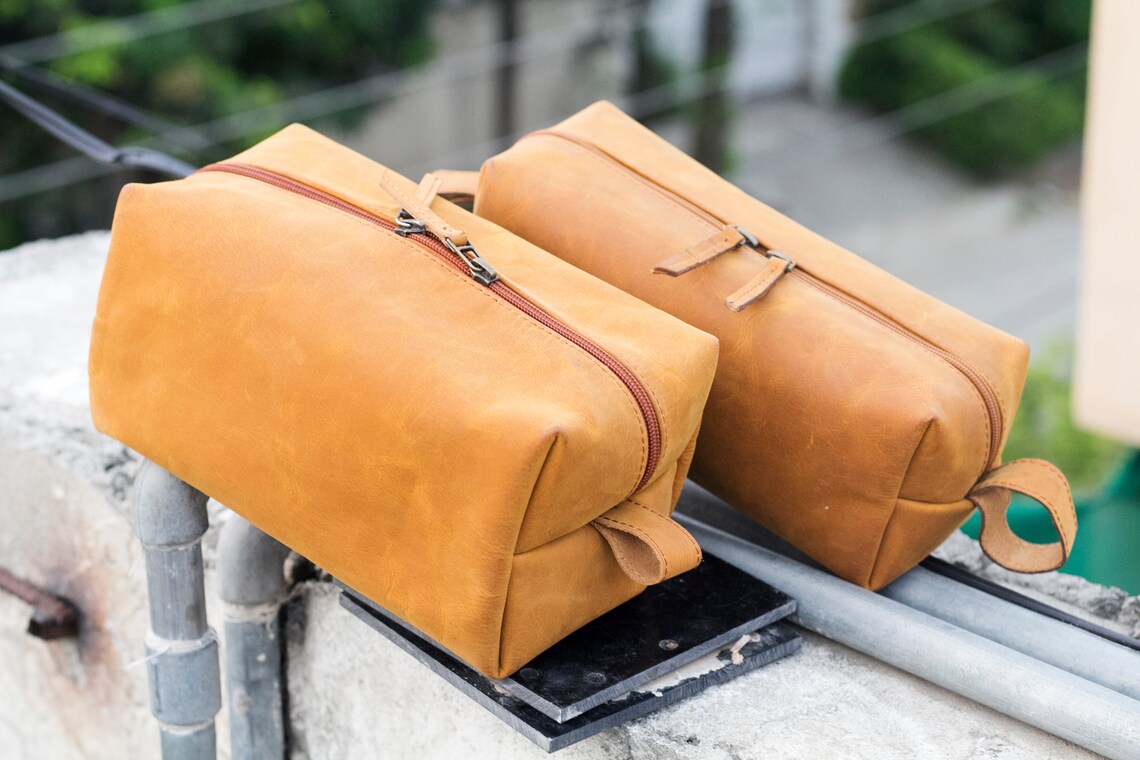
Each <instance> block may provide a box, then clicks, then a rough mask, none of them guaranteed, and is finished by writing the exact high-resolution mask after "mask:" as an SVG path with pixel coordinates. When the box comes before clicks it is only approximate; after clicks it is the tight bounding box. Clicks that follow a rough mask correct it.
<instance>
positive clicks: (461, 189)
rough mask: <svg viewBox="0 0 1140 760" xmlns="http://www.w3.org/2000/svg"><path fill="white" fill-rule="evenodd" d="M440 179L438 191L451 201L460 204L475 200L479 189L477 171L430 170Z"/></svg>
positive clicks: (470, 202)
mask: <svg viewBox="0 0 1140 760" xmlns="http://www.w3.org/2000/svg"><path fill="white" fill-rule="evenodd" d="M432 174H434V175H435V176H436V177H438V178H439V180H440V185H439V189H438V191H437V192H438V193H439V195H440V196H442V197H444V198H446V199H447V200H449V201H451V202H452V203H457V204H459V205H461V206H463V205H471V204H473V203H474V202H475V193H476V192H477V191H478V189H479V172H471V171H457V170H452V169H436V170H435V171H433V172H432Z"/></svg>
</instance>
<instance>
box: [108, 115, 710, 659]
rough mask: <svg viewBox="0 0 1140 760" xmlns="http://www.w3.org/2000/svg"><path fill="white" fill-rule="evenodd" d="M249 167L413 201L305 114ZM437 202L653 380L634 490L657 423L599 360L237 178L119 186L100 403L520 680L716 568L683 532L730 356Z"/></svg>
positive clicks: (398, 245) (387, 202) (431, 628)
mask: <svg viewBox="0 0 1140 760" xmlns="http://www.w3.org/2000/svg"><path fill="white" fill-rule="evenodd" d="M233 160H234V161H235V162H240V163H242V164H246V165H252V166H255V167H260V168H261V169H264V170H269V171H273V172H276V173H278V174H280V175H284V176H287V177H289V178H292V179H293V180H296V181H299V182H303V183H305V184H307V185H309V186H312V187H315V188H317V189H320V190H322V191H324V192H328V193H331V194H333V195H335V196H336V197H338V198H340V199H343V200H345V201H347V202H349V203H351V204H354V205H356V206H359V207H362V208H365V209H367V210H369V211H370V212H372V213H375V214H377V215H379V216H381V217H384V218H385V219H389V220H390V219H392V218H393V217H394V215H395V214H396V212H397V211H398V210H399V206H400V201H398V200H396V199H395V198H393V197H392V196H391V195H390V194H389V193H386V192H384V191H383V190H382V189H381V184H380V183H381V180H382V179H383V180H384V181H385V182H386V183H387V184H388V185H389V186H390V187H392V188H393V189H395V190H396V191H397V193H398V194H399V195H401V196H402V197H404V199H405V200H407V199H410V198H414V197H415V194H416V192H417V188H416V186H415V185H414V183H412V182H410V181H408V180H406V179H403V178H401V177H398V176H396V175H394V174H393V173H391V172H387V170H385V169H384V168H383V167H381V166H379V165H378V164H376V163H374V162H372V161H370V160H368V159H366V158H364V157H362V156H360V155H358V154H356V153H353V152H352V151H350V150H348V149H347V148H344V147H343V146H340V145H337V144H336V143H334V142H332V141H330V140H328V139H326V138H324V137H321V136H320V135H318V134H317V133H315V132H313V131H311V130H309V129H307V128H305V127H301V126H296V125H295V126H292V127H289V128H287V129H285V130H283V131H282V132H280V133H278V134H277V135H275V136H273V137H271V138H269V139H268V140H266V141H264V142H262V143H261V144H259V145H257V146H255V147H254V148H252V149H250V150H248V151H246V152H244V153H242V154H240V155H239V156H236V157H235V158H234V159H233ZM430 185H431V183H429V186H428V187H426V188H421V190H422V191H423V195H424V197H428V196H432V195H434V188H433V187H431V186H430ZM431 210H432V211H433V212H434V214H435V215H437V216H438V217H439V219H440V220H441V223H443V224H445V225H448V226H449V228H453V229H455V230H459V231H461V232H462V234H464V235H466V236H467V237H469V239H470V240H471V242H472V243H474V244H476V245H478V247H479V250H480V252H481V254H482V255H483V256H484V257H486V258H487V259H488V260H489V261H491V262H492V263H493V265H494V266H495V267H496V268H497V269H498V271H499V273H500V275H501V276H502V277H503V280H504V281H505V282H507V283H508V284H509V285H510V286H511V287H512V288H513V289H515V290H516V291H517V292H521V293H524V294H525V295H526V296H527V297H528V298H529V299H530V300H531V301H532V302H533V303H535V304H539V305H541V306H542V307H543V308H544V309H545V310H546V311H547V312H548V313H550V314H553V315H554V316H556V317H557V318H558V319H560V320H561V321H562V322H563V323H565V324H567V325H571V326H572V327H574V328H575V329H576V330H577V331H578V332H579V333H581V334H582V335H585V336H586V337H588V338H589V339H590V340H591V341H593V342H594V343H596V344H598V345H600V346H601V347H603V348H604V349H605V350H606V351H607V352H608V353H610V354H611V355H612V356H614V357H617V358H618V359H619V360H620V361H621V362H622V363H623V364H624V365H625V366H626V367H628V368H629V369H630V370H631V371H632V372H633V373H634V374H635V375H636V377H637V378H638V379H639V380H640V382H641V384H642V385H643V386H644V388H645V390H646V392H647V393H648V394H649V396H650V397H651V398H652V402H653V407H654V409H655V410H656V412H657V415H658V417H659V420H660V426H661V429H662V436H661V437H662V441H661V456H660V462H659V464H658V466H657V467H656V470H655V471H654V472H653V473H652V475H651V477H650V479H649V480H648V481H647V483H646V485H645V486H644V487H643V488H642V489H640V490H639V491H638V492H637V493H632V491H633V490H634V489H635V487H636V485H637V484H638V483H639V482H640V479H641V477H642V474H643V469H644V467H645V464H646V461H647V456H648V455H647V442H646V428H645V421H644V418H643V417H642V415H641V412H640V411H639V407H638V405H637V404H636V403H635V402H634V400H633V399H632V397H631V395H630V392H629V389H628V388H627V387H626V386H625V385H623V384H622V382H621V381H619V380H618V378H617V377H616V376H615V375H614V374H613V373H612V372H611V371H610V370H609V369H608V368H607V367H605V366H604V365H603V364H602V363H601V362H600V361H598V360H597V359H596V358H594V357H593V356H591V355H589V354H588V353H586V352H584V351H583V350H582V349H581V348H579V347H578V346H576V345H574V344H572V343H571V342H570V341H569V340H567V339H566V338H564V337H561V336H560V335H558V334H557V333H555V332H554V331H552V330H550V329H548V328H547V327H545V326H543V325H540V324H539V323H538V322H536V321H534V320H533V319H532V318H530V317H528V316H527V315H525V314H524V313H522V312H521V311H519V310H517V309H515V308H514V307H512V306H510V305H509V304H507V303H506V302H505V301H504V300H502V299H501V298H500V297H498V296H497V295H495V293H493V292H492V291H491V290H490V289H489V288H487V287H485V286H483V285H481V284H479V283H477V282H475V281H474V280H473V279H471V277H469V276H468V275H467V274H466V273H465V272H461V271H459V270H457V269H455V268H453V267H451V266H450V265H448V264H446V263H445V262H443V261H441V260H440V259H439V258H438V257H437V256H436V254H434V253H431V252H430V251H428V250H426V249H425V248H424V247H422V246H420V245H417V244H416V242H415V240H412V239H405V238H402V237H399V236H397V235H396V234H394V233H392V232H389V231H386V230H383V229H381V228H379V227H377V226H375V225H374V224H371V223H369V222H367V221H366V220H363V219H360V218H357V217H355V216H352V215H350V214H348V213H346V212H344V211H341V210H337V209H335V208H330V207H328V206H325V205H323V204H321V203H319V202H315V201H313V200H311V199H308V198H305V197H302V196H299V195H297V194H294V193H291V192H288V191H286V190H283V189H281V188H279V187H274V186H272V185H268V184H265V183H263V182H260V181H258V180H256V179H253V178H250V177H246V176H237V175H234V174H229V173H224V172H220V171H212V172H199V173H197V174H195V175H192V176H190V177H189V178H187V179H184V180H178V181H174V182H165V183H161V184H155V185H129V186H127V187H126V188H125V189H124V190H123V193H122V196H121V197H120V200H119V205H118V208H117V210H116V215H115V221H114V226H113V229H112V241H111V252H110V257H109V259H108V261H107V266H106V271H105V273H104V277H103V284H102V289H101V291H100V296H99V305H98V313H97V316H96V320H95V325H94V330H93V337H92V347H91V355H90V380H91V401H92V412H93V415H94V418H95V422H96V425H97V427H98V428H99V429H100V430H101V431H103V432H105V433H107V434H109V435H111V436H113V437H115V438H117V439H119V440H120V441H122V442H124V443H125V444H126V445H128V446H130V447H131V448H133V449H135V450H137V451H139V452H141V453H142V454H144V455H145V456H147V457H149V458H150V459H152V460H154V461H155V462H156V463H158V464H159V465H161V466H163V467H165V468H166V469H168V470H170V471H171V472H172V473H174V474H175V475H177V476H178V477H180V478H182V479H184V480H186V481H187V482H188V483H190V484H192V485H194V486H195V487H196V488H199V489H200V490H202V491H203V492H205V493H208V494H210V495H211V496H213V497H214V498H216V499H218V500H219V501H220V502H222V503H224V504H226V505H227V506H229V507H231V508H232V509H234V510H235V511H237V512H239V513H240V514H242V515H243V516H245V517H246V518H247V519H249V520H250V521H251V522H252V523H253V524H255V525H257V526H258V527H260V528H261V529H263V530H265V531H266V532H267V533H269V534H270V535H272V536H274V537H275V538H277V539H278V540H280V541H282V542H283V543H285V544H287V545H288V546H290V547H292V548H293V549H295V550H297V551H298V552H299V553H301V554H303V555H304V556H306V557H308V558H310V559H312V560H313V561H314V562H316V563H317V564H319V565H321V566H322V567H323V568H325V569H326V570H328V571H329V572H330V573H332V574H333V575H335V576H336V577H338V578H339V579H341V580H342V581H344V582H345V583H347V584H348V585H349V586H351V587H353V588H355V589H356V590H358V591H360V592H361V593H363V594H365V595H367V596H368V597H370V598H371V599H373V600H375V601H377V602H378V603H379V604H381V605H383V606H384V607H386V608H387V609H389V610H391V611H392V612H393V613H395V614H396V615H398V616H400V617H401V618H403V619H404V620H406V621H407V622H409V623H410V624H411V625H412V626H414V627H415V628H417V629H419V630H420V631H423V632H424V633H426V634H427V635H428V636H430V637H431V638H433V639H434V640H435V641H437V642H439V643H440V644H442V645H443V646H444V647H446V648H448V649H450V650H451V651H453V652H454V653H456V654H457V655H459V656H460V657H462V658H463V659H464V660H466V661H467V662H468V663H470V664H471V665H472V666H474V667H475V668H477V669H478V670H479V671H481V672H483V673H485V674H487V675H489V676H492V677H501V676H504V675H507V674H509V673H511V672H512V671H514V670H515V669H517V668H518V667H520V666H521V665H523V664H524V663H525V662H527V661H528V660H529V659H531V658H532V657H533V656H534V655H535V654H537V653H538V652H540V651H541V650H542V649H544V648H546V647H548V646H550V645H551V644H552V643H554V642H555V641H557V640H558V639H559V638H561V637H563V636H565V635H566V634H568V633H570V632H571V631H573V630H575V629H576V628H578V627H580V626H581V625H583V624H585V623H586V622H588V621H589V620H591V619H593V618H594V617H596V616H598V615H600V614H602V613H604V612H606V611H607V610H609V609H612V608H613V607H615V606H616V605H618V604H620V603H621V602H623V601H625V600H627V599H629V598H630V597H632V596H634V595H635V594H637V593H638V592H639V591H641V590H642V589H643V588H644V585H643V584H641V583H638V582H636V581H634V580H633V579H632V578H631V575H632V576H635V577H640V578H642V579H643V580H644V581H646V582H650V581H652V580H655V579H657V578H659V577H666V576H667V575H669V574H674V573H676V572H681V571H683V570H684V569H687V568H689V567H692V566H693V565H695V564H696V562H698V561H699V554H695V553H694V552H693V551H692V547H690V546H687V545H686V544H685V543H684V538H685V537H686V536H683V535H680V534H678V531H680V533H681V534H683V533H684V531H683V529H681V528H680V526H678V525H676V523H673V522H672V521H671V520H670V519H669V518H668V515H669V514H670V513H671V510H672V508H673V505H674V504H675V502H676V499H677V496H678V494H679V492H680V488H681V484H682V483H683V481H684V478H685V474H686V472H687V471H688V468H689V463H690V460H691V458H692V454H693V447H694V443H695V438H696V432H697V428H698V425H699V422H700V418H701V412H702V407H703V404H704V401H705V397H706V395H707V392H708V389H709V386H710V385H711V382H712V378H713V374H714V370H715V363H716V356H717V343H716V340H715V339H714V338H713V337H711V336H709V335H707V334H705V333H703V332H701V331H699V330H697V329H695V328H692V327H690V326H689V325H686V324H684V323H682V322H680V321H679V320H677V319H675V318H674V317H672V316H669V315H668V314H665V313H664V312H661V311H658V310H657V309H655V308H652V307H650V306H648V305H646V304H644V303H643V302H641V301H639V300H637V299H635V298H633V297H631V296H629V295H627V294H625V293H622V292H620V291H619V290H617V289H615V288H613V287H611V286H609V285H607V284H605V283H603V282H601V281H599V280H597V279H595V278H594V277H592V276H590V275H588V274H585V273H583V272H581V271H579V270H577V269H575V268H573V267H571V266H570V265H568V264H566V263H564V262H562V261H560V260H558V259H557V258H555V257H553V256H550V255H549V254H547V253H545V252H543V251H541V250H540V249H538V248H536V247H535V246H533V245H532V244H530V243H527V242H525V241H523V240H522V239H520V238H518V237H516V236H515V235H513V234H511V233H508V232H506V231H505V230H503V229H501V228H500V227H498V226H496V225H494V224H493V223H491V222H489V221H486V220H483V219H479V218H477V217H475V216H473V215H472V214H470V213H468V212H466V211H463V210H462V209H459V208H458V207H455V206H453V205H451V204H450V203H448V202H446V201H445V200H443V199H442V198H441V199H438V200H435V201H434V202H433V203H432V205H431ZM632 503H636V504H637V505H638V506H636V507H631V506H630V505H631V504H632ZM631 509H632V510H635V513H637V514H638V515H639V519H638V521H637V522H636V523H635V525H636V528H637V531H640V533H637V532H636V531H635V532H634V535H633V538H632V539H629V540H625V539H624V538H623V541H625V543H623V549H624V551H625V554H626V556H625V557H623V561H622V562H619V561H618V559H617V558H616V557H615V554H614V551H613V549H611V548H610V543H608V540H607V538H606V537H603V533H602V532H600V531H611V530H612V526H613V524H614V522H615V521H619V520H620V521H623V522H625V521H627V518H628V514H627V513H628V512H629V511H630V510H631ZM646 511H648V512H652V513H654V515H656V518H654V517H652V516H650V515H642V514H640V513H642V512H646ZM603 516H604V518H605V521H604V522H597V521H598V520H599V518H602V517H603ZM689 540H691V539H689ZM627 544H628V546H627ZM665 564H668V568H669V569H668V571H667V572H661V570H662V568H663V566H664V565H665Z"/></svg>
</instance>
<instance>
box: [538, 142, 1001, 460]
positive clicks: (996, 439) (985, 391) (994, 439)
mask: <svg viewBox="0 0 1140 760" xmlns="http://www.w3.org/2000/svg"><path fill="white" fill-rule="evenodd" d="M540 136H546V137H555V138H558V139H560V140H565V141H566V142H569V143H572V144H574V145H577V146H579V147H580V148H583V149H584V150H586V151H588V152H589V153H591V154H592V155H594V156H596V157H597V158H599V159H601V160H602V161H605V162H606V163H608V164H610V165H612V166H614V167H616V168H618V169H620V170H622V171H623V172H625V173H626V174H627V175H629V176H630V177H632V178H633V179H634V180H635V181H637V182H640V183H641V184H642V185H644V186H645V187H647V188H649V189H651V190H654V191H656V192H657V193H659V194H661V195H662V196H664V197H665V198H667V199H668V200H670V201H672V202H673V203H676V204H677V205H679V206H681V207H682V208H684V209H685V210H687V211H688V212H689V213H690V214H692V215H693V216H695V217H697V218H698V219H701V220H703V221H705V222H707V223H708V224H709V225H710V226H712V227H716V228H720V227H724V226H725V225H727V224H728V221H727V220H725V219H722V218H720V217H719V216H717V215H716V214H713V213H712V212H710V211H708V210H707V209H705V208H704V207H702V206H699V205H698V204H696V203H694V202H693V201H692V200H690V199H689V198H686V197H685V196H683V195H680V194H679V193H677V192H676V191H674V190H673V189H671V188H668V187H665V186H664V185H661V184H660V183H658V182H657V181H656V180H653V179H651V178H649V177H647V176H645V175H644V174H642V173H641V172H639V171H637V170H636V169H634V168H633V167H631V166H628V165H627V164H625V163H623V162H621V161H619V160H618V159H616V158H614V157H613V156H612V155H610V154H609V153H607V152H606V151H604V150H602V149H601V148H599V147H598V146H596V145H594V144H593V143H591V142H589V141H587V140H583V139H581V138H579V137H576V136H574V135H570V134H566V133H563V132H558V131H555V130H550V129H545V130H539V131H537V132H532V133H531V134H529V135H527V137H540ZM737 230H739V232H740V233H741V235H743V236H744V238H745V245H746V246H747V247H749V248H752V249H753V250H756V251H757V252H758V253H760V254H762V255H764V256H767V257H773V256H774V257H776V258H780V259H783V260H784V261H786V262H787V264H788V266H787V268H786V270H785V274H786V275H788V276H791V277H794V278H796V279H797V280H800V281H802V282H804V283H806V284H808V285H810V286H812V287H813V288H815V289H816V290H818V291H820V292H821V293H824V294H825V295H827V296H829V297H831V298H833V299H835V300H836V301H839V302H840V303H843V304H845V305H846V306H848V307H849V308H851V309H852V310H854V311H856V312H858V313H860V314H862V315H864V316H865V317H867V318H868V319H871V320H873V321H874V322H877V323H878V324H880V325H882V326H883V327H886V328H887V329H889V330H891V331H892V332H894V333H896V334H898V335H900V336H902V337H904V338H906V339H907V340H909V341H911V342H912V343H914V344H916V345H918V346H921V347H922V348H923V349H925V350H926V351H928V352H929V353H931V354H933V355H934V356H937V357H938V358H939V359H941V360H942V361H944V362H946V363H947V364H949V365H950V366H951V367H953V368H954V369H956V370H958V372H959V373H961V374H962V375H963V376H964V377H965V378H966V380H967V381H969V382H970V384H971V385H973V386H974V388H975V389H976V390H977V392H978V395H979V396H981V398H982V402H983V404H984V405H985V408H986V416H987V418H988V421H989V430H990V448H989V452H988V456H987V459H986V463H985V469H989V467H990V465H991V464H992V463H993V462H994V461H996V459H997V455H998V448H999V446H1000V444H1001V435H1002V419H1001V405H1000V404H999V402H998V398H997V393H996V392H995V391H994V390H993V388H992V387H991V386H990V384H989V381H987V380H986V378H985V377H984V376H983V375H982V373H981V372H979V371H978V370H976V369H974V367H972V366H970V364H968V363H967V362H966V361H965V360H964V359H962V358H961V357H960V356H957V355H955V354H952V353H950V352H949V351H947V350H946V349H944V348H941V347H939V346H936V345H934V344H933V343H931V342H930V341H928V340H927V339H925V338H923V337H922V336H920V335H918V334H916V333H914V332H912V331H911V330H910V329H908V328H907V327H906V326H905V325H902V324H900V323H899V322H897V321H896V320H894V319H892V318H891V317H888V316H887V315H886V314H883V313H882V312H881V311H879V310H877V309H875V308H874V307H872V306H869V305H868V304H865V303H863V302H862V301H860V300H858V299H856V298H854V297H853V296H850V295H848V294H847V293H844V292H843V291H841V290H839V289H838V288H836V287H835V286H833V285H831V284H829V283H827V282H824V281H823V280H821V279H820V278H819V277H816V276H815V275H813V274H810V273H808V272H806V271H804V269H803V268H802V267H800V266H797V265H796V263H795V262H794V261H793V260H792V259H791V258H788V257H787V256H785V255H784V254H783V253H782V252H780V251H774V250H771V249H770V248H769V247H768V246H767V245H765V244H763V243H762V242H761V241H760V240H759V239H758V238H757V237H756V236H755V235H753V234H752V233H750V232H748V231H747V230H745V229H744V228H743V227H737ZM983 472H984V470H983Z"/></svg>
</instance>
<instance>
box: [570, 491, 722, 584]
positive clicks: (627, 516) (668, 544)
mask: <svg viewBox="0 0 1140 760" xmlns="http://www.w3.org/2000/svg"><path fill="white" fill-rule="evenodd" d="M591 524H592V525H593V526H594V527H595V528H596V529H597V531H598V532H599V533H601V534H602V538H604V539H605V540H606V543H608V544H609V545H610V549H612V550H613V553H614V558H615V559H617V563H618V565H620V566H621V569H622V570H624V571H625V574H626V575H628V576H629V577H630V578H632V579H633V580H634V581H635V582H637V583H640V584H641V585H643V586H651V585H653V584H654V583H660V582H661V581H663V580H666V579H668V578H672V577H673V576H675V575H680V574H681V573H683V572H685V571H686V570H692V569H693V568H694V567H696V566H697V565H699V564H700V563H701V547H700V546H699V545H698V544H697V541H696V539H694V538H693V537H692V536H691V535H689V532H688V531H687V530H685V529H684V528H682V527H681V525H680V524H679V523H677V522H675V521H674V520H672V519H670V518H668V517H666V516H665V515H663V514H661V513H659V512H654V511H653V510H652V509H650V508H649V507H645V506H642V505H640V504H634V503H633V502H630V501H623V502H622V503H621V504H619V505H618V506H616V507H614V508H613V509H611V510H610V511H609V512H606V513H605V514H604V515H602V516H600V517H598V518H595V519H594V521H593V523H591Z"/></svg>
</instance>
